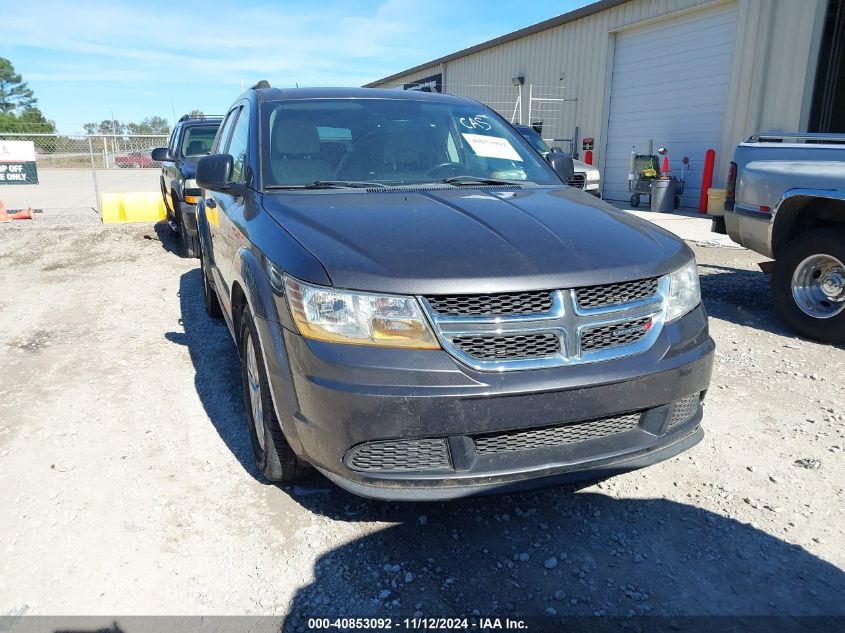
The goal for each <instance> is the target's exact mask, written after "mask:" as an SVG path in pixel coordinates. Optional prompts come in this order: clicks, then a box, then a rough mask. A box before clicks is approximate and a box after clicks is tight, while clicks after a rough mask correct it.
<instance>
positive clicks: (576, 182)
mask: <svg viewBox="0 0 845 633" xmlns="http://www.w3.org/2000/svg"><path fill="white" fill-rule="evenodd" d="M566 184H567V185H569V186H570V187H575V188H576V189H583V188H584V185H586V184H587V175H586V174H580V173H576V174H575V175H574V176H572V178H570V179H569V180H567V181H566Z"/></svg>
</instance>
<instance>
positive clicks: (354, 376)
mask: <svg viewBox="0 0 845 633" xmlns="http://www.w3.org/2000/svg"><path fill="white" fill-rule="evenodd" d="M274 325H277V324H273V323H271V322H268V321H263V320H262V323H261V324H260V325H259V328H260V330H261V329H264V330H268V331H266V332H260V335H261V338H262V340H263V341H269V340H275V341H276V343H277V344H278V343H281V342H282V341H281V339H282V338H283V340H284V353H283V354H281V355H279V354H277V355H275V357H273V356H271V355H269V354H268V355H267V356H268V358H267V364H268V374H269V377H270V384H271V390H272V391H273V396H274V401H275V402H276V408H277V411H279V413H280V420H281V422H282V427H283V429H284V430H285V433H286V435H287V436H288V438H289V440H290V441H291V444H292V445H293V446H294V448H295V450H297V452H298V453H299V454H300V455H301V457H302V458H303V459H305V460H306V461H309V462H310V463H312V464H313V465H314V466H315V467H316V468H317V469H318V470H320V471H321V472H323V473H324V474H325V475H326V476H327V477H328V478H329V479H331V480H332V481H334V482H335V483H337V484H338V485H339V486H341V487H343V488H345V489H347V490H350V491H351V492H354V493H356V494H359V495H363V496H367V497H373V498H381V499H412V500H436V499H447V498H455V497H464V496H469V495H474V494H480V493H490V492H505V491H514V490H521V489H526V488H531V487H541V486H547V485H552V484H556V483H560V482H562V481H567V480H568V481H573V480H578V479H591V478H599V477H604V476H609V475H612V474H616V473H619V472H624V471H627V470H632V469H635V468H640V467H642V466H646V465H648V464H652V463H655V462H657V461H660V460H663V459H666V458H668V457H671V456H673V455H675V454H677V453H678V452H680V451H683V450H685V449H686V448H689V447H690V446H692V445H693V444H695V443H696V442H697V441H699V439H700V438H701V436H702V432H701V430H700V428H699V424H700V421H701V417H702V409H701V404H700V399H702V398H703V396H704V393H705V392H706V390H707V388H708V385H709V382H710V375H711V372H712V364H713V351H714V347H715V346H714V343H713V341H712V339H711V338H710V337H709V335H708V332H707V319H706V315H705V313H704V309H703V308H702V307H699V308H697V309H696V310H694V311H693V312H691V313H690V314H688V315H687V316H685V317H683V318H682V319H679V320H678V321H676V322H674V323H671V324H669V325H667V326H666V327H665V328H664V329H663V331H662V332H661V334H660V337H659V338H658V340H657V342H656V343H655V345H654V346H653V347H652V348H651V349H649V350H648V351H646V352H644V353H641V354H638V355H636V356H630V357H627V358H621V359H616V360H613V361H608V362H602V363H593V364H587V365H578V366H571V367H556V368H549V369H539V370H529V371H514V372H502V373H491V372H478V371H474V370H471V369H469V368H467V367H464V366H463V365H461V364H459V363H458V362H456V361H455V360H454V359H453V358H452V357H451V356H449V355H448V354H446V353H445V352H441V351H411V350H391V349H379V348H366V347H359V346H352V345H334V344H329V343H320V342H315V341H310V340H306V339H303V338H302V337H300V336H298V335H297V334H295V333H292V332H290V331H287V330H278V331H277V333H276V336H274V333H273V332H270V331H269V330H270V329H272V328H273V326H274ZM265 349H266V347H265ZM283 360H285V361H286V362H283ZM688 396H695V397H696V398H695V406H693V407H692V408H691V409H690V414H689V415H688V416H686V417H685V418H684V419H683V420H681V421H680V422H679V423H676V424H673V425H672V426H671V427H670V420H674V418H673V414H674V411H675V408H676V407H675V403H677V402H679V401H682V400H684V399H685V398H686V397H688ZM625 415H628V416H630V415H635V416H639V417H638V422H637V421H635V422H634V423H633V424H634V425H633V426H632V427H626V428H624V429H621V430H620V429H617V430H616V431H615V432H613V433H611V434H607V435H595V434H594V435H591V436H589V437H587V438H586V439H583V440H582V441H567V442H563V443H559V444H555V445H541V446H533V445H532V446H529V447H527V448H526V449H525V450H522V449H518V450H513V449H509V450H505V451H502V452H497V451H493V452H483V451H480V450H477V447H478V441H479V436H489V435H490V434H509V433H516V437H521V435H520V432H521V431H528V430H537V429H558V428H563V427H566V428H567V429H569V428H571V426H570V425H572V424H574V423H579V422H583V421H595V420H601V421H603V420H605V419H611V418H614V419H615V417H619V416H622V417H625ZM585 428H586V427H585ZM553 432H555V431H553ZM421 438H427V439H432V440H434V441H440V440H441V439H442V440H443V442H444V443H445V445H446V447H447V449H448V463H447V464H446V466H445V467H443V465H442V464H441V465H440V466H438V467H435V468H433V469H432V468H425V467H421V468H412V469H401V468H400V469H398V470H397V469H393V470H388V471H380V470H378V469H376V470H373V469H368V470H361V469H356V468H354V467H350V466H351V465H354V463H353V462H351V461H350V459H349V456H350V454H351V453H350V449H353V448H355V449H356V450H357V449H358V448H359V447H361V446H364V445H368V444H369V443H372V444H374V445H377V444H378V443H380V442H383V441H385V440H398V441H407V440H410V441H414V440H419V439H421Z"/></svg>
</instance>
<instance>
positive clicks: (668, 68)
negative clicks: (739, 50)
mask: <svg viewBox="0 0 845 633" xmlns="http://www.w3.org/2000/svg"><path fill="white" fill-rule="evenodd" d="M735 30H736V8H735V5H733V4H731V5H728V6H727V7H719V8H718V9H713V10H707V11H698V12H695V13H692V14H689V15H686V16H681V17H678V18H670V19H667V20H665V21H661V22H657V23H655V24H652V25H649V26H646V27H641V28H636V29H632V30H629V31H623V32H620V33H618V34H617V36H616V49H615V53H614V58H613V77H612V81H611V93H610V117H609V121H608V130H607V149H606V154H605V164H604V174H603V175H602V180H603V193H604V196H605V197H606V198H608V199H610V200H625V201H627V200H628V199H629V198H630V193H629V192H628V163H629V158H630V154H631V146H635V147H636V150H637V153H638V154H645V153H646V152H647V150H648V146H647V143H648V139H654V150H655V152H656V151H657V148H658V147H660V146H664V147H666V148H667V149H668V150H669V166H670V168H671V169H672V175H673V176H678V177H680V175H681V162H682V159H683V157H684V156H688V157H689V161H690V166H691V167H692V173H691V174H688V178H687V181H686V191H685V193H684V195H683V196H682V199H681V204H682V205H683V206H691V207H697V206H698V196H699V191H700V188H701V170H702V167H703V164H704V153H705V151H706V150H707V149H708V148H710V147H712V148H713V149H715V150H716V156H717V163H718V161H719V159H720V158H721V151H722V148H721V139H722V128H723V127H724V121H725V102H726V101H727V96H728V82H729V79H730V70H731V60H732V57H733V45H734V31H735ZM627 204H628V203H627V202H626V203H625V205H622V206H627Z"/></svg>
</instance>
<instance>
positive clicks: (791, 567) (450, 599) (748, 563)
mask: <svg viewBox="0 0 845 633" xmlns="http://www.w3.org/2000/svg"><path fill="white" fill-rule="evenodd" d="M605 489H606V490H607V487H605ZM611 489H612V486H611ZM296 499H297V501H299V503H300V504H302V505H303V506H304V507H305V508H306V509H308V510H309V511H312V512H316V513H318V514H321V515H323V516H326V517H328V518H330V519H340V520H347V521H348V520H356V521H382V522H386V523H390V524H393V525H390V526H389V527H387V528H386V529H379V530H378V531H374V532H372V533H370V534H367V535H366V536H363V537H361V538H358V539H356V540H352V541H351V542H348V543H345V544H343V545H340V546H339V547H336V548H334V549H332V550H331V551H328V552H327V553H325V554H323V555H322V556H321V557H320V558H319V559H318V560H317V561H316V562H315V564H314V569H313V578H314V580H313V581H312V582H311V583H310V584H308V585H306V586H304V587H302V588H301V589H300V590H299V591H298V592H297V593H296V594H295V597H294V599H293V600H292V602H291V604H290V607H289V610H288V616H287V618H286V620H285V623H284V626H283V628H282V630H283V631H299V630H303V628H302V627H303V626H304V625H306V621H307V619H308V618H313V617H335V616H338V617H353V616H358V617H386V616H390V617H393V618H395V619H399V618H404V617H412V616H413V615H414V614H415V613H416V614H417V617H420V615H422V616H425V617H434V616H439V617H458V616H461V617H464V616H466V617H473V616H479V615H480V616H484V617H499V618H505V617H510V618H530V620H529V623H530V626H529V629H530V630H532V631H545V630H549V631H561V630H567V631H571V630H590V631H596V630H620V629H621V628H625V627H626V626H630V627H632V628H631V630H642V629H638V628H637V626H635V625H638V624H643V621H642V620H634V621H629V623H628V625H625V624H624V623H623V622H622V621H618V622H616V623H615V626H612V627H606V628H603V626H602V622H601V621H597V620H596V619H595V618H593V619H592V620H590V621H588V622H585V624H586V625H588V626H586V628H584V629H579V628H572V622H567V626H566V628H565V629H564V628H562V626H563V623H562V622H561V621H560V620H561V618H563V617H567V618H569V617H573V616H574V617H582V616H595V615H599V616H606V617H609V618H616V617H618V618H630V617H633V616H649V617H653V616H663V618H664V619H661V618H656V619H651V620H650V622H651V624H649V625H648V626H645V627H643V628H644V630H655V631H656V630H661V631H662V630H681V631H690V630H707V631H716V630H719V631H728V630H743V631H749V630H762V629H761V628H758V627H756V626H754V617H756V616H779V619H777V620H772V621H770V622H768V625H767V626H765V627H763V628H765V630H769V631H780V630H796V631H798V630H814V631H816V630H827V629H826V628H825V627H824V626H820V625H821V624H824V622H823V621H812V622H810V621H808V620H803V619H799V620H796V621H794V622H795V623H796V624H797V625H798V626H797V628H794V629H793V628H786V625H787V624H789V621H788V620H785V619H783V618H782V616H831V615H835V616H839V618H837V622H836V623H835V624H836V627H834V628H830V630H842V628H841V627H842V626H843V625H845V603H843V601H842V596H843V595H845V593H843V592H845V573H843V571H842V570H841V569H839V568H837V567H836V566H834V565H832V564H830V563H828V562H826V561H824V560H821V559H819V558H817V557H816V556H814V555H812V554H811V553H810V552H808V551H807V550H805V549H803V548H801V547H799V546H796V545H792V544H790V543H787V542H784V541H782V540H780V539H778V538H776V537H774V536H772V535H770V534H767V533H766V532H764V531H762V530H760V529H758V528H756V527H754V526H753V525H751V524H748V523H742V522H740V521H737V520H734V519H731V518H728V517H725V516H723V515H721V514H718V513H714V512H710V511H707V510H704V509H701V508H697V507H694V506H691V505H687V504H684V503H678V502H675V501H670V500H667V499H618V498H614V497H613V496H610V495H606V494H601V491H599V489H596V488H593V489H591V491H584V492H579V493H573V492H571V491H568V490H560V489H558V490H547V491H540V492H535V493H523V494H520V495H511V496H503V497H485V498H479V499H469V500H460V501H455V502H450V503H438V504H415V505H406V504H388V503H383V502H375V501H368V500H364V499H358V498H355V497H353V496H351V495H347V494H345V493H342V492H339V491H336V490H331V491H330V492H328V493H326V494H309V495H305V496H301V497H296ZM371 527H378V526H371ZM308 545H309V546H312V547H313V546H314V544H312V543H310V542H309V543H308ZM687 616H709V617H708V618H707V619H704V620H700V621H697V623H698V624H701V625H702V628H698V627H696V626H693V625H695V624H696V621H694V622H691V623H690V622H686V623H684V622H681V623H679V622H676V621H673V622H670V621H669V619H670V618H677V617H687ZM716 616H719V617H721V620H720V621H716V620H715V617H716ZM723 616H745V617H746V618H745V619H746V624H748V618H749V617H750V618H751V619H750V622H751V626H746V627H744V628H739V629H734V628H733V627H732V626H730V625H731V624H732V622H731V621H726V620H725V618H724V617H723ZM394 621H395V620H394ZM604 624H605V625H606V624H608V622H604ZM811 624H812V625H811ZM394 628H396V627H395V625H394ZM471 628H472V627H471ZM502 628H505V627H502ZM305 630H308V629H305Z"/></svg>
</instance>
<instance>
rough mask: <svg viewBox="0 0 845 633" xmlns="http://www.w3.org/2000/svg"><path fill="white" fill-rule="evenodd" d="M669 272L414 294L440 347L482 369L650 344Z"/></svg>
mask: <svg viewBox="0 0 845 633" xmlns="http://www.w3.org/2000/svg"><path fill="white" fill-rule="evenodd" d="M668 293H669V277H668V276H663V277H652V278H649V279H640V280H636V281H628V282H621V283H612V284H604V285H599V286H588V287H582V288H573V289H565V290H532V291H526V292H511V293H498V294H478V295H435V296H425V297H420V299H421V303H422V305H423V308H424V309H425V311H426V313H427V314H428V317H429V319H430V320H431V322H432V324H433V325H434V328H435V331H436V333H437V336H438V338H439V339H440V342H441V344H442V345H443V349H445V350H446V351H447V352H449V353H450V354H452V356H454V357H455V358H457V359H458V360H460V361H461V362H462V363H464V364H465V365H468V366H469V367H472V368H473V369H478V370H481V371H505V370H517V369H539V368H543V367H559V366H562V365H574V364H579V363H592V362H598V361H605V360H610V359H613V358H619V357H621V356H628V355H631V354H638V353H640V352H644V351H645V350H647V349H648V348H650V347H651V346H652V345H653V344H654V342H655V340H656V339H657V337H658V336H659V335H660V332H661V330H662V329H663V315H664V311H665V304H666V297H667V295H668Z"/></svg>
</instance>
